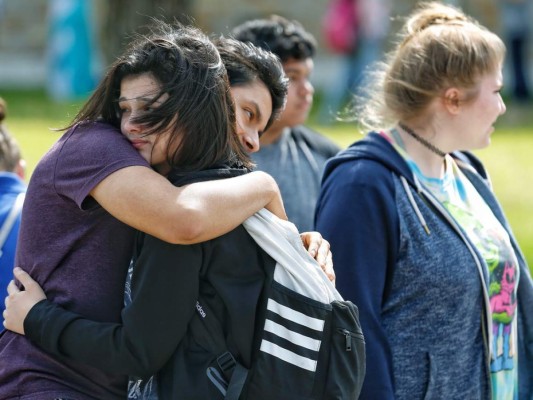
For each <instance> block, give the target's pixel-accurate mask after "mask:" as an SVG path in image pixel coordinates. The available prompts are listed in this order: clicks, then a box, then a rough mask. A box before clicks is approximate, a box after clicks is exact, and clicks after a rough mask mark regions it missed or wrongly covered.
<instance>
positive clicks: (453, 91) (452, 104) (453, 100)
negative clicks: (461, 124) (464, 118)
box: [443, 87, 461, 114]
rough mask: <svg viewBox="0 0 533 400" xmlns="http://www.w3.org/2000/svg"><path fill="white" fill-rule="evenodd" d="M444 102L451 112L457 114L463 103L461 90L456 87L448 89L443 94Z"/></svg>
mask: <svg viewBox="0 0 533 400" xmlns="http://www.w3.org/2000/svg"><path fill="white" fill-rule="evenodd" d="M443 104H444V107H445V108H446V109H447V110H448V112H449V113H451V114H457V113H458V112H459V106H460V104H461V91H460V90H459V89H457V88H454V87H452V88H449V89H446V91H445V92H444V96H443Z"/></svg>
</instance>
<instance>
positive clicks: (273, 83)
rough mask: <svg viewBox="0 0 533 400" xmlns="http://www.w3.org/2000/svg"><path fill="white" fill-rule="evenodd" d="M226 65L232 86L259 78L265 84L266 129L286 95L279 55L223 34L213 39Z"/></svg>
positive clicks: (280, 108) (277, 113) (277, 112)
mask: <svg viewBox="0 0 533 400" xmlns="http://www.w3.org/2000/svg"><path fill="white" fill-rule="evenodd" d="M213 42H214V43H215V46H216V47H217V49H218V52H219V53H220V57H221V58H222V62H223V63H224V65H225V66H226V70H227V73H228V79H229V84H230V86H231V87H235V86H245V85H248V84H251V83H253V82H254V81H256V80H259V81H261V82H263V83H264V84H265V86H266V87H267V89H268V91H269V92H270V97H271V98H272V115H271V116H270V118H269V119H268V122H267V125H266V127H265V130H267V129H268V128H269V127H270V125H272V122H273V121H274V120H275V119H276V118H277V117H278V116H279V114H280V113H281V111H283V107H284V106H285V100H286V99H287V90H288V80H287V77H286V76H285V73H284V72H283V66H282V65H281V62H280V61H279V59H278V57H277V56H276V55H275V54H274V53H271V52H270V51H266V50H263V49H261V48H259V47H256V46H254V45H253V44H251V43H244V42H240V41H238V40H235V39H229V38H225V37H223V36H221V37H218V38H216V39H213Z"/></svg>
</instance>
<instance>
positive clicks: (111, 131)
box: [0, 24, 324, 400]
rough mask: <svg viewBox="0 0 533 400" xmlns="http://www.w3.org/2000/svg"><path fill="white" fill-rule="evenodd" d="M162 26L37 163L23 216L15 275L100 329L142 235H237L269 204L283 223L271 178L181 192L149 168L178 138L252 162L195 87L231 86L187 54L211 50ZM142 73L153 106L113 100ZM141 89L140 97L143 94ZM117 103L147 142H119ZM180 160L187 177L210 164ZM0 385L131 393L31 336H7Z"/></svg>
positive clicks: (7, 393) (90, 394) (4, 391)
mask: <svg viewBox="0 0 533 400" xmlns="http://www.w3.org/2000/svg"><path fill="white" fill-rule="evenodd" d="M156 28H157V29H155V28H154V32H153V33H152V36H151V37H148V38H143V37H139V38H138V39H136V40H134V41H133V42H132V43H131V44H130V46H129V47H128V48H127V50H126V51H125V53H124V55H123V56H122V57H120V58H119V59H118V60H117V61H116V62H115V63H114V64H113V65H112V66H111V68H110V70H109V72H108V73H107V75H106V76H105V78H104V79H103V80H102V82H101V83H100V84H99V86H98V87H97V89H96V91H95V93H94V94H93V95H92V96H91V98H90V99H89V100H88V102H87V103H86V105H85V106H84V107H83V109H82V110H81V111H80V112H79V114H78V115H77V116H76V118H75V119H74V121H73V123H72V124H71V125H70V126H69V127H68V130H67V132H66V133H65V134H64V135H63V137H62V138H61V139H60V140H59V141H58V142H57V143H56V144H55V145H54V146H53V147H52V149H51V150H50V151H49V152H48V153H47V154H46V155H45V156H44V157H43V159H42V160H41V161H40V163H39V164H38V166H37V167H36V169H35V171H34V173H33V176H32V178H31V181H30V183H29V188H28V194H27V200H26V204H25V207H24V210H23V216H22V225H21V231H20V247H19V249H18V253H17V260H16V265H18V266H20V267H22V268H23V269H24V270H25V271H27V272H28V273H30V275H32V276H33V277H34V278H35V279H36V280H37V282H38V283H39V284H40V285H41V286H42V287H43V289H44V290H45V292H46V294H47V296H48V298H49V299H50V300H52V301H54V302H56V303H58V304H60V305H61V306H63V307H64V308H66V309H67V310H70V311H73V312H77V313H80V314H82V315H84V316H86V317H88V318H91V319H94V320H96V321H102V322H118V321H120V311H121V308H122V301H123V293H124V281H125V276H126V270H127V266H128V263H129V261H130V256H131V253H132V247H133V235H134V231H135V229H138V230H140V231H143V232H146V233H148V234H150V235H153V236H155V237H157V238H159V239H162V240H164V241H167V242H170V243H177V244H190V243H197V242H201V241H205V240H208V239H211V238H214V237H217V236H220V235H221V234H223V233H226V232H228V231H230V230H232V229H234V228H235V227H236V226H238V225H239V224H240V223H241V222H242V221H244V220H245V219H246V218H247V217H248V216H250V215H252V214H253V213H254V212H256V211H258V210H259V209H261V208H263V207H265V206H267V208H269V209H270V210H271V211H273V212H274V213H276V214H277V215H278V216H280V217H285V213H284V208H283V204H282V202H281V199H280V195H279V190H278V189H277V186H276V185H275V183H274V180H273V179H272V178H271V177H269V176H268V175H266V174H264V173H260V172H252V173H249V174H246V175H244V176H241V177H237V178H231V179H224V180H223V181H211V182H203V183H198V184H194V185H189V186H185V187H181V188H179V187H174V186H173V185H172V184H171V183H170V182H168V181H167V180H166V179H165V177H163V176H161V175H159V174H158V173H157V172H155V171H154V170H152V168H151V167H150V165H151V166H152V167H153V168H154V169H156V170H157V171H158V172H162V171H160V170H159V167H160V166H161V165H162V164H164V163H165V157H167V156H168V157H170V156H171V155H168V154H165V153H164V152H162V151H161V147H164V148H166V147H165V146H168V147H169V148H170V146H172V145H176V143H172V139H171V137H179V135H174V136H172V135H167V134H166V133H169V131H170V132H176V131H177V130H179V131H180V134H183V135H197V134H198V136H199V140H198V141H196V142H195V146H196V147H202V146H203V147H204V148H205V149H206V151H205V152H204V153H205V154H207V153H208V152H207V149H211V148H212V147H213V146H217V148H223V147H227V146H231V147H232V148H233V151H234V153H235V154H236V158H237V159H242V160H247V156H246V154H245V153H244V151H243V150H242V148H241V147H240V146H239V145H238V142H237V138H236V137H234V136H232V137H231V140H230V143H228V142H226V141H224V140H222V139H220V136H221V135H218V139H216V140H215V139H213V138H214V137H215V136H216V133H217V132H220V131H222V130H225V129H226V128H227V127H220V126H218V125H216V124H215V122H217V121H220V120H221V119H224V118H226V120H227V121H230V119H229V117H228V115H227V114H230V113H228V109H229V108H228V107H218V108H217V107H216V104H217V102H216V101H214V100H213V99H212V101H211V103H212V104H211V103H209V102H208V100H209V95H210V96H214V94H213V93H212V92H213V90H214V89H213V87H211V86H209V85H205V86H204V85H201V84H199V83H201V82H204V81H203V78H205V77H206V76H209V75H210V74H217V76H218V79H220V81H224V82H225V81H226V79H225V70H224V68H223V66H221V63H219V64H220V65H219V66H218V68H207V66H208V65H209V62H208V60H207V59H206V58H202V57H207V56H206V54H208V53H209V52H208V51H207V52H206V53H205V54H204V52H198V51H190V48H189V50H187V47H186V46H185V44H187V43H188V45H189V46H190V45H191V42H193V43H192V45H194V46H196V47H195V49H196V50H197V49H198V48H200V49H209V48H210V47H211V46H212V44H211V42H209V40H208V39H207V38H206V37H205V36H204V35H203V34H201V33H200V32H199V31H197V30H196V29H193V28H184V27H181V28H178V29H175V28H172V27H170V26H166V25H164V24H159V26H158V27H156ZM217 54H218V53H217ZM189 58H193V59H195V62H189ZM217 65H218V64H217ZM198 74H200V76H196V75H198ZM201 74H204V75H203V76H202V75H201ZM140 75H143V76H144V75H148V76H152V77H153V78H155V80H156V81H158V82H160V84H161V90H160V92H158V93H154V96H150V97H148V98H146V97H139V96H137V95H135V90H134V91H133V93H132V94H131V95H128V98H126V99H122V98H121V99H119V98H117V97H118V93H120V91H121V88H122V85H123V84H124V83H125V82H127V81H128V79H133V78H135V77H138V76H140ZM196 78H198V79H196ZM191 82H196V84H195V85H191V84H190V83H191ZM224 85H227V84H226V83H225V84H224ZM134 89H135V88H134ZM142 89H143V88H142V87H140V88H137V90H138V92H139V93H142ZM218 96H219V97H220V94H218ZM224 96H229V90H227V91H226V92H224ZM218 100H219V103H220V102H221V100H220V98H219V99H218ZM223 100H224V101H225V102H226V103H227V104H229V101H228V100H227V99H223ZM163 101H164V105H163V106H161V107H156V106H157V105H160V103H163ZM121 102H126V104H137V106H136V108H135V110H133V111H134V112H135V113H136V114H135V115H133V118H127V119H126V120H132V121H135V122H136V123H137V124H141V125H143V127H144V128H145V131H146V132H147V134H146V135H144V136H142V137H140V138H139V137H135V138H132V137H129V136H128V137H126V136H123V135H122V134H121V131H122V133H125V134H127V133H128V129H129V128H128V127H127V126H125V125H124V124H122V122H121V121H124V120H125V119H124V118H123V116H124V115H125V113H130V112H132V109H131V108H129V107H126V108H121V107H120V105H119V104H120V103H121ZM227 104H226V105H227ZM178 110H180V111H182V112H177V111H178ZM176 115H179V118H176ZM198 115H201V118H200V117H198ZM228 123H230V122H228ZM206 131H207V132H210V134H211V136H210V138H211V140H202V138H205V135H204V136H202V135H201V134H200V133H202V132H206ZM128 139H130V140H128ZM233 141H234V142H233ZM178 148H179V146H178ZM184 150H186V149H184ZM204 153H202V152H201V154H204ZM145 158H146V159H148V160H150V163H147V162H146V161H145ZM182 161H183V164H182V168H183V170H184V171H187V170H188V168H193V169H194V168H200V167H201V166H202V165H203V164H204V163H209V162H211V161H212V160H209V159H203V158H202V159H194V160H182ZM149 164H150V165H149ZM317 236H319V235H316V234H315V235H314V236H307V238H306V239H305V241H307V242H308V243H309V242H311V243H310V244H309V248H308V251H309V252H310V253H312V254H314V255H317V257H318V255H319V254H323V247H324V246H322V245H320V243H321V241H320V238H318V239H317ZM312 238H314V239H312ZM319 247H320V248H319ZM0 382H2V384H1V385H0V398H5V399H11V398H13V399H15V398H16V399H57V398H66V399H80V400H84V399H95V398H96V399H119V398H124V397H125V395H126V382H127V377H126V376H125V375H120V374H116V375H114V374H104V373H102V372H99V371H98V370H96V369H94V368H91V367H88V366H85V365H82V364H79V363H76V362H70V361H67V360H66V359H63V358H57V357H52V356H51V355H49V354H47V353H45V352H43V351H41V350H40V349H39V348H38V347H37V346H35V345H33V344H32V343H31V342H30V341H29V340H27V339H26V338H25V337H24V336H20V335H16V334H14V333H12V332H7V331H4V332H3V333H2V334H1V336H0Z"/></svg>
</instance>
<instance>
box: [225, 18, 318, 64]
mask: <svg viewBox="0 0 533 400" xmlns="http://www.w3.org/2000/svg"><path fill="white" fill-rule="evenodd" d="M231 36H232V37H234V38H235V39H237V40H240V41H242V42H250V43H252V44H254V45H256V46H259V47H261V48H263V49H265V50H269V51H271V52H272V53H274V54H276V55H277V56H278V57H279V58H280V60H281V62H283V63H284V62H287V61H288V60H290V59H295V60H304V59H306V58H313V57H314V56H315V53H316V47H317V43H316V40H315V38H314V37H313V35H312V34H311V33H309V32H307V31H306V30H305V29H304V28H303V26H302V25H301V24H300V23H299V22H297V21H294V20H293V21H290V20H288V19H286V18H283V17H281V16H279V15H272V16H270V17H269V18H266V19H253V20H250V21H246V22H244V23H242V24H241V25H238V26H236V27H235V28H233V30H232V31H231Z"/></svg>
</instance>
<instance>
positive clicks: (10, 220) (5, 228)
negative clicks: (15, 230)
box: [0, 193, 25, 257]
mask: <svg viewBox="0 0 533 400" xmlns="http://www.w3.org/2000/svg"><path fill="white" fill-rule="evenodd" d="M24 197H25V193H20V194H19V195H18V196H17V198H16V200H15V203H14V204H13V207H11V210H10V211H9V214H8V215H7V217H6V220H5V221H4V224H3V225H2V228H1V229H0V257H1V256H2V248H3V247H4V243H5V241H6V239H7V237H8V236H9V233H10V232H11V228H12V227H13V224H14V223H15V221H16V220H17V217H18V216H19V214H20V210H22V204H23V203H24Z"/></svg>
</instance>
